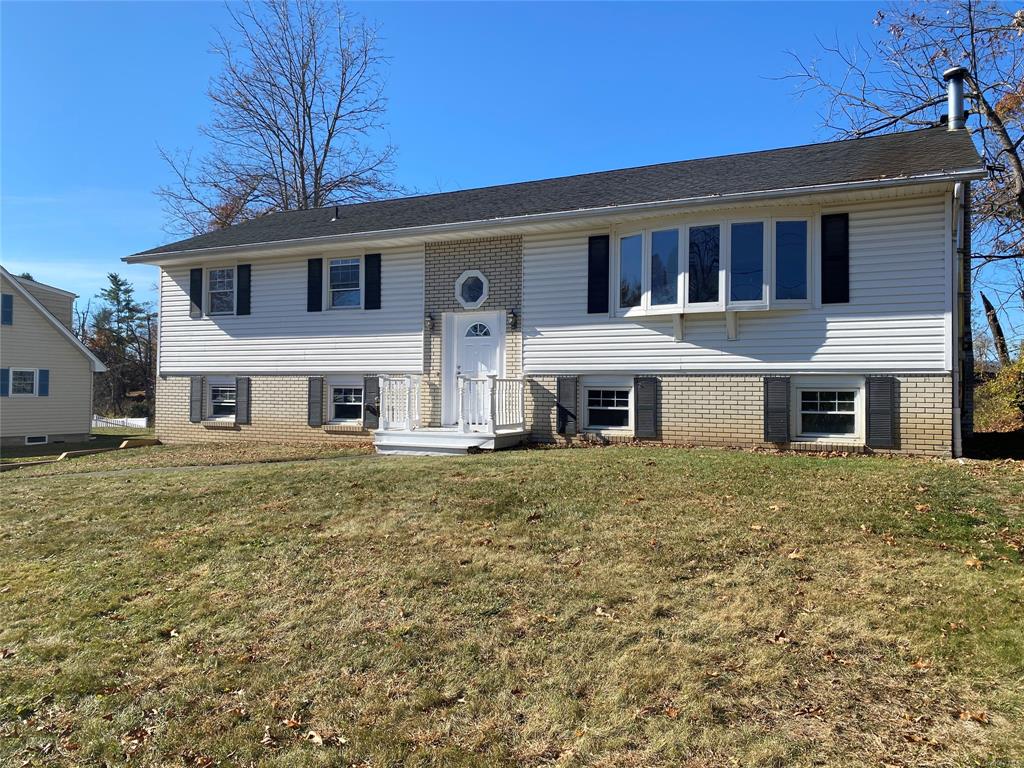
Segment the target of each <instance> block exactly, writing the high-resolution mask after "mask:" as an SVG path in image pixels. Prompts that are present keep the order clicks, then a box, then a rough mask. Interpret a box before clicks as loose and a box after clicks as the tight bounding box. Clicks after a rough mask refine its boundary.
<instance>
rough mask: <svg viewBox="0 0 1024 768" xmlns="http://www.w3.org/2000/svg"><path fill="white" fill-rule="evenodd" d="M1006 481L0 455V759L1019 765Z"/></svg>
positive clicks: (612, 463) (967, 471) (749, 468)
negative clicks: (29, 465)
mask: <svg viewBox="0 0 1024 768" xmlns="http://www.w3.org/2000/svg"><path fill="white" fill-rule="evenodd" d="M141 450H143V451H152V450H154V449H141ZM166 450H169V449H165V452H166ZM138 455H140V456H144V455H145V454H138ZM100 458H102V457H96V459H100ZM90 461H93V459H90V458H85V459H80V460H76V462H74V463H77V462H83V463H82V464H78V466H79V467H86V468H87V467H88V466H89V462H90ZM69 463H72V462H69ZM1022 467H1024V465H1022V464H1021V463H1020V462H1017V463H1010V462H1001V463H993V464H980V463H969V464H965V465H959V464H957V463H954V462H943V461H925V460H911V459H886V458H851V459H841V458H830V459H824V458H819V457H813V456H790V455H787V456H778V455H771V454H765V453H753V452H749V453H744V452H728V451H713V450H689V451H687V450H670V449H657V448H650V449H641V448H609V449H583V450H562V451H554V450H552V451H542V450H531V451H510V452H505V453H499V454H495V455H480V456H467V457H457V458H422V459H413V458H387V457H385V458H379V457H373V456H354V457H350V458H348V459H345V460H340V461H311V462H307V463H302V464H290V465H280V464H277V465H275V464H266V465H260V466H236V467H224V468H220V469H217V470H209V471H208V470H198V471H197V470H190V471H174V470H167V469H164V470H159V471H149V470H146V471H142V472H139V473H133V474H123V475H116V476H104V477H93V476H88V475H81V474H78V475H75V474H63V475H59V476H46V477H33V476H30V475H26V474H24V473H25V472H26V470H16V471H14V472H10V473H5V474H4V475H3V476H0V497H2V499H3V504H2V512H0V765H23V764H25V765H34V764H39V765H103V764H110V765H115V764H124V763H125V762H126V761H127V762H129V763H130V764H131V765H147V766H149V765H168V766H172V765H173V766H181V765H186V766H207V765H215V764H220V765H245V766H248V765H250V764H257V765H271V766H328V765H331V766H333V765H345V766H348V765H360V766H361V765H368V766H370V765H372V766H390V765H410V766H413V765H415V766H491V765H497V766H504V765H508V766H519V765H527V766H533V765H547V764H557V765H565V766H577V765H579V766H582V765H600V766H694V767H696V766H727V765H738V766H811V765H843V766H853V765H865V766H868V765H870V766H880V765H894V766H953V765H987V766H1003V765H1006V766H1009V765H1020V764H1022V763H1024V729H1021V727H1020V723H1021V722H1024V661H1022V659H1024V631H1022V626H1024V568H1022V563H1021V553H1020V547H1021V545H1022V542H1024V520H1022V515H1024V509H1022V504H1024V469H1022ZM37 469H38V470H42V469H44V468H42V467H40V468H37ZM31 471H36V470H31Z"/></svg>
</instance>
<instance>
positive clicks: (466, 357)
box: [441, 312, 505, 425]
mask: <svg viewBox="0 0 1024 768" xmlns="http://www.w3.org/2000/svg"><path fill="white" fill-rule="evenodd" d="M445 335H446V337H447V338H446V339H445V341H446V342H447V343H446V344H445V347H446V348H447V349H448V350H450V351H451V354H450V355H446V357H448V361H449V363H448V370H447V371H446V376H445V380H444V385H443V389H444V391H443V393H442V395H443V397H442V414H441V415H442V421H443V423H444V424H447V425H451V424H456V423H458V420H459V414H458V385H459V380H458V377H459V376H472V377H480V378H483V377H486V376H501V375H502V374H503V373H504V363H505V360H504V357H505V356H504V354H503V350H504V342H505V324H504V320H503V313H501V312H460V313H458V314H454V315H450V316H449V317H448V322H447V323H446V334H445ZM488 391H489V389H488V387H487V386H485V385H480V384H474V385H470V386H469V389H468V392H469V394H470V397H472V398H474V400H480V402H479V403H476V402H474V403H472V404H470V405H471V407H472V408H473V409H474V411H477V410H479V412H480V413H486V410H484V409H486V408H488V407H489V401H488V399H487V392H488Z"/></svg>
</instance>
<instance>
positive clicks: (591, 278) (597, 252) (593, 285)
mask: <svg viewBox="0 0 1024 768" xmlns="http://www.w3.org/2000/svg"><path fill="white" fill-rule="evenodd" d="M608 242H609V238H608V235H595V236H593V237H591V238H590V240H589V242H588V245H587V251H588V255H587V314H589V315H596V314H606V313H607V312H608V270H609V266H608Z"/></svg>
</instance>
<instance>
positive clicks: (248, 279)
mask: <svg viewBox="0 0 1024 768" xmlns="http://www.w3.org/2000/svg"><path fill="white" fill-rule="evenodd" d="M251 306H252V265H251V264H239V265H238V296H237V297H236V299H235V314H236V315H248V314H249V311H250V307H251Z"/></svg>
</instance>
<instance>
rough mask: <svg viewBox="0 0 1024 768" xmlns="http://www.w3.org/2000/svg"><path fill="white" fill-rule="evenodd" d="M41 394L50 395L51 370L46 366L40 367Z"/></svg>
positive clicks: (42, 395) (41, 395) (43, 395)
mask: <svg viewBox="0 0 1024 768" xmlns="http://www.w3.org/2000/svg"><path fill="white" fill-rule="evenodd" d="M39 396H40V397H49V396H50V372H49V371H48V370H47V369H46V368H40V369H39Z"/></svg>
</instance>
